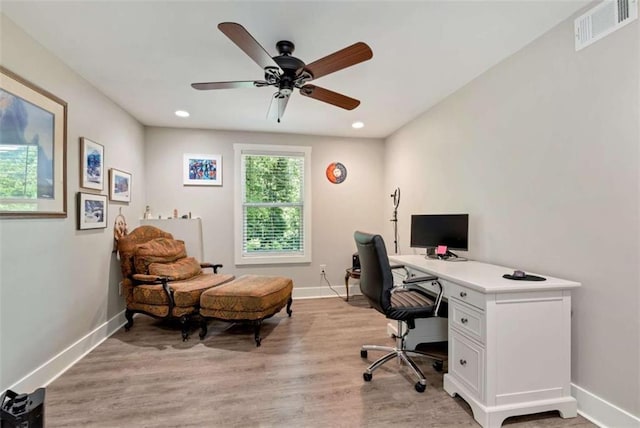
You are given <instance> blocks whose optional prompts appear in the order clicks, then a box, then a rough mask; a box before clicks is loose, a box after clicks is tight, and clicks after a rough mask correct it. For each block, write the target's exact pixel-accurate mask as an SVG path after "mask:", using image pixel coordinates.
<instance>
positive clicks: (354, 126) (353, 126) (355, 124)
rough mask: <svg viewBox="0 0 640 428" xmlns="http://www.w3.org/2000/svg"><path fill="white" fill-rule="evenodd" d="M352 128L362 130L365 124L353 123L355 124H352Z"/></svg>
mask: <svg viewBox="0 0 640 428" xmlns="http://www.w3.org/2000/svg"><path fill="white" fill-rule="evenodd" d="M351 127H352V128H353V129H360V128H364V123H363V122H360V121H357V122H353V123H352V124H351Z"/></svg>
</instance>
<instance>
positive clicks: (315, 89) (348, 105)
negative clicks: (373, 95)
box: [300, 85, 360, 110]
mask: <svg viewBox="0 0 640 428" xmlns="http://www.w3.org/2000/svg"><path fill="white" fill-rule="evenodd" d="M300 93H301V94H302V95H304V96H305V97H309V98H314V99H316V100H318V101H322V102H325V103H329V104H333V105H334V106H337V107H341V108H343V109H345V110H353V109H354V108H356V107H358V106H359V105H360V101H358V100H356V99H355V98H351V97H348V96H346V95H342V94H339V93H337V92H333V91H330V90H328V89H325V88H321V87H320V86H315V85H304V86H303V87H302V88H300Z"/></svg>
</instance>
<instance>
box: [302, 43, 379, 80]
mask: <svg viewBox="0 0 640 428" xmlns="http://www.w3.org/2000/svg"><path fill="white" fill-rule="evenodd" d="M372 57H373V52H372V51H371V48H370V47H369V46H368V45H367V44H366V43H363V42H358V43H354V44H353V45H351V46H348V47H346V48H344V49H342V50H339V51H337V52H334V53H332V54H331V55H327V56H325V57H324V58H320V59H319V60H317V61H314V62H312V63H311V64H307V66H306V67H305V70H307V71H309V72H310V73H311V74H312V75H313V78H314V79H317V78H319V77H322V76H326V75H327V74H330V73H334V72H336V71H338V70H342V69H343V68H347V67H351V66H352V65H356V64H359V63H361V62H363V61H367V60H370V59H371V58H372Z"/></svg>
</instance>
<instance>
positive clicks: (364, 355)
mask: <svg viewBox="0 0 640 428" xmlns="http://www.w3.org/2000/svg"><path fill="white" fill-rule="evenodd" d="M367 355H368V353H367V351H366V350H364V349H361V350H360V358H367Z"/></svg>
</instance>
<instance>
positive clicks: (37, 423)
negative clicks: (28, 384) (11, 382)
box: [0, 388, 44, 428]
mask: <svg viewBox="0 0 640 428" xmlns="http://www.w3.org/2000/svg"><path fill="white" fill-rule="evenodd" d="M18 427H19V428H43V427H44V388H38V389H36V390H35V391H34V392H33V393H31V394H18V393H16V392H13V391H11V390H10V389H8V390H7V391H6V392H5V393H4V394H2V396H1V397H0V428H18Z"/></svg>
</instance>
